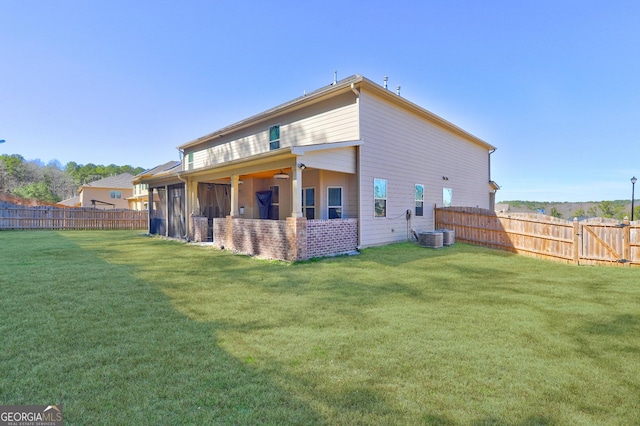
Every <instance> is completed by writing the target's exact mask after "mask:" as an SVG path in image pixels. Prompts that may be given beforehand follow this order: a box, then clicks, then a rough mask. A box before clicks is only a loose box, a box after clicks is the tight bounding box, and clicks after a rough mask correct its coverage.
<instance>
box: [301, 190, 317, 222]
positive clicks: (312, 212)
mask: <svg viewBox="0 0 640 426" xmlns="http://www.w3.org/2000/svg"><path fill="white" fill-rule="evenodd" d="M302 216H304V217H306V218H307V219H315V216H316V189H315V188H302Z"/></svg>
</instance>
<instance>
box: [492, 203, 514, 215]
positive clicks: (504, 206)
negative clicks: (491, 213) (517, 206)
mask: <svg viewBox="0 0 640 426" xmlns="http://www.w3.org/2000/svg"><path fill="white" fill-rule="evenodd" d="M494 210H495V211H496V212H498V213H505V212H508V211H511V205H509V204H508V203H499V204H496V205H495V207H494Z"/></svg>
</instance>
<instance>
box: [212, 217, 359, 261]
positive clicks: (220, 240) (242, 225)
mask: <svg viewBox="0 0 640 426" xmlns="http://www.w3.org/2000/svg"><path fill="white" fill-rule="evenodd" d="M213 243H214V244H215V245H217V246H218V247H220V248H223V247H224V248H225V249H227V250H233V251H235V252H238V253H242V254H247V255H250V256H258V257H261V258H267V259H278V260H286V261H289V262H293V261H296V260H306V259H310V258H312V257H321V256H331V255H336V254H343V253H347V252H351V251H354V250H355V249H356V246H357V244H358V220H357V219H332V220H307V219H306V218H303V217H302V218H293V217H288V218H287V220H286V221H285V220H261V219H244V218H238V217H236V218H232V217H231V216H227V217H226V218H225V219H214V220H213Z"/></svg>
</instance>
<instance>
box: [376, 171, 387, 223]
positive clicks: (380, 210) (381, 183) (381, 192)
mask: <svg viewBox="0 0 640 426" xmlns="http://www.w3.org/2000/svg"><path fill="white" fill-rule="evenodd" d="M373 203H374V216H375V217H387V180H386V179H378V178H374V179H373Z"/></svg>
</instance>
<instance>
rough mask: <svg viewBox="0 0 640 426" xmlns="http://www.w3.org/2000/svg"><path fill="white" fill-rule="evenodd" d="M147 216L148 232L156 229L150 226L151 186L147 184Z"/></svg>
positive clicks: (151, 210) (151, 208) (151, 207)
mask: <svg viewBox="0 0 640 426" xmlns="http://www.w3.org/2000/svg"><path fill="white" fill-rule="evenodd" d="M147 218H148V219H149V223H148V225H149V234H151V231H152V230H153V231H156V232H157V231H158V230H157V229H152V228H151V221H152V220H153V188H150V187H148V186H147Z"/></svg>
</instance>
